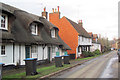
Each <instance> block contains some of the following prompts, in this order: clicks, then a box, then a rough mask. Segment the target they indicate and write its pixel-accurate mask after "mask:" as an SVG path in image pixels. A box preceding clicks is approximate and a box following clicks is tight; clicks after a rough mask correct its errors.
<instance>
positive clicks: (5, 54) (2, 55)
mask: <svg viewBox="0 0 120 80" xmlns="http://www.w3.org/2000/svg"><path fill="white" fill-rule="evenodd" d="M2 46H4V47H5V45H1V56H5V55H6V50H5V48H4V54H2V50H3V49H2Z"/></svg>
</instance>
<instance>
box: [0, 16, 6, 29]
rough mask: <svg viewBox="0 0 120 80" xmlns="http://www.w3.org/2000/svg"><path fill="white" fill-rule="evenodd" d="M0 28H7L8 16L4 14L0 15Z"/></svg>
mask: <svg viewBox="0 0 120 80" xmlns="http://www.w3.org/2000/svg"><path fill="white" fill-rule="evenodd" d="M0 29H5V30H7V29H8V17H7V15H5V14H2V15H0Z"/></svg>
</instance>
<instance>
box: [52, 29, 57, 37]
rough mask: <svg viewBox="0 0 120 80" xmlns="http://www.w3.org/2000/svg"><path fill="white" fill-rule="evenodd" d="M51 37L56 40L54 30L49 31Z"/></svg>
mask: <svg viewBox="0 0 120 80" xmlns="http://www.w3.org/2000/svg"><path fill="white" fill-rule="evenodd" d="M51 37H52V38H56V31H55V29H51Z"/></svg>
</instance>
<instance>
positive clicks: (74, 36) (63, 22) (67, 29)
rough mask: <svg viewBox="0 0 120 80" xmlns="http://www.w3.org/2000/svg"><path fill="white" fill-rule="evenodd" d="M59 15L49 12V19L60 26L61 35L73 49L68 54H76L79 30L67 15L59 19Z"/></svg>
mask: <svg viewBox="0 0 120 80" xmlns="http://www.w3.org/2000/svg"><path fill="white" fill-rule="evenodd" d="M57 16H58V15H56V14H55V16H54V13H53V14H49V21H50V22H51V23H52V24H54V25H55V26H57V27H58V28H59V36H60V37H61V39H62V40H63V41H64V42H65V43H66V44H67V45H68V46H69V47H70V48H71V49H72V50H68V51H67V52H68V54H76V48H77V46H78V32H77V31H76V30H75V29H74V27H73V26H72V25H71V24H70V23H69V21H68V20H67V19H66V18H65V17H62V18H61V19H58V17H57ZM76 56H77V55H76ZM76 58H77V57H76Z"/></svg>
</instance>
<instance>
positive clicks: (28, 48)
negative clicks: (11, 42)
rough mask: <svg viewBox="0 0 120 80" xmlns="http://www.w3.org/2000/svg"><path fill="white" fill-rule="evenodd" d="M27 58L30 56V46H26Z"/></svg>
mask: <svg viewBox="0 0 120 80" xmlns="http://www.w3.org/2000/svg"><path fill="white" fill-rule="evenodd" d="M25 58H30V46H25Z"/></svg>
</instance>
